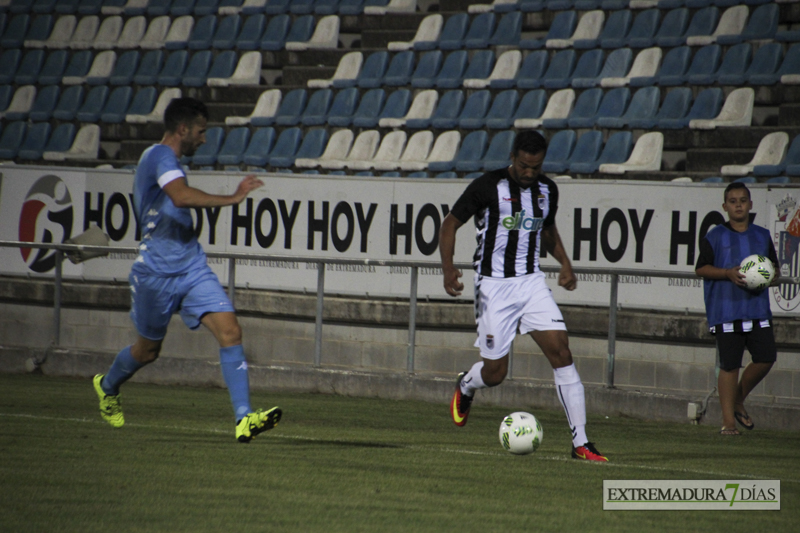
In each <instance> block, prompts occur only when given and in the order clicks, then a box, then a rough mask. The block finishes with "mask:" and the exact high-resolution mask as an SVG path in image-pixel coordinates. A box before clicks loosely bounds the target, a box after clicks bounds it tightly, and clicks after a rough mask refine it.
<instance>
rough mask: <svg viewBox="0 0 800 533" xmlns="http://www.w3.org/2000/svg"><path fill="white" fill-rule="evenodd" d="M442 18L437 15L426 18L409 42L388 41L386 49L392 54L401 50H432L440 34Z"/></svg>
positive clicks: (442, 23)
mask: <svg viewBox="0 0 800 533" xmlns="http://www.w3.org/2000/svg"><path fill="white" fill-rule="evenodd" d="M443 25H444V18H443V17H442V15H441V14H439V13H433V14H430V15H428V16H426V17H425V18H424V19H422V22H420V24H419V27H418V28H417V33H416V34H414V38H413V39H411V40H410V41H390V42H389V44H388V49H389V50H390V51H393V52H399V51H402V50H412V49H413V50H433V49H434V48H436V44H437V42H438V41H439V36H440V35H441V33H442V26H443Z"/></svg>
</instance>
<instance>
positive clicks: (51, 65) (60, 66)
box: [37, 50, 69, 85]
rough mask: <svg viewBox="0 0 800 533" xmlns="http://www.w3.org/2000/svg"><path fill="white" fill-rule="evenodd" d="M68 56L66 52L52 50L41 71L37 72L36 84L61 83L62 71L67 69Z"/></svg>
mask: <svg viewBox="0 0 800 533" xmlns="http://www.w3.org/2000/svg"><path fill="white" fill-rule="evenodd" d="M68 57H69V54H68V53H67V51H66V50H54V51H52V52H50V53H49V54H48V55H47V59H45V62H44V65H42V69H41V70H40V71H39V77H38V80H37V82H38V83H39V85H53V84H58V83H61V78H63V77H64V71H65V70H66V69H67V58H68Z"/></svg>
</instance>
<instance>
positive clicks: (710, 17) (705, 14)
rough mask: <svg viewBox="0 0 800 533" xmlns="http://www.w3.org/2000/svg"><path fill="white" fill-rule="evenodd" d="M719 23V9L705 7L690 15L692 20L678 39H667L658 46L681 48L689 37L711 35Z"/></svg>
mask: <svg viewBox="0 0 800 533" xmlns="http://www.w3.org/2000/svg"><path fill="white" fill-rule="evenodd" d="M718 23H719V8H718V7H716V6H707V7H704V8H702V9H699V10H698V11H695V13H694V15H692V20H691V22H689V26H688V27H687V28H686V31H685V32H684V34H683V35H682V36H681V37H680V38H676V39H668V40H666V41H665V42H664V44H661V45H660V46H681V45H683V44H686V41H687V40H688V39H689V38H690V37H696V36H704V35H711V34H712V33H713V32H714V29H716V27H717V24H718Z"/></svg>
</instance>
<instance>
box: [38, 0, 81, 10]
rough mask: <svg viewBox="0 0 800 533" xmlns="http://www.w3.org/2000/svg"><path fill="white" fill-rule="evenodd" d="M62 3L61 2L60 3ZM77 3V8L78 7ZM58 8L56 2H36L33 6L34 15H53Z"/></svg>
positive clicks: (44, 0) (49, 0)
mask: <svg viewBox="0 0 800 533" xmlns="http://www.w3.org/2000/svg"><path fill="white" fill-rule="evenodd" d="M59 3H61V2H59ZM77 5H78V4H77V2H76V3H75V7H77ZM55 8H56V0H34V1H33V3H32V5H31V12H32V13H53V12H54V11H55Z"/></svg>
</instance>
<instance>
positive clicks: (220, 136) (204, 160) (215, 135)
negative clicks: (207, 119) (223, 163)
mask: <svg viewBox="0 0 800 533" xmlns="http://www.w3.org/2000/svg"><path fill="white" fill-rule="evenodd" d="M224 138H225V130H224V129H222V128H221V127H219V126H215V127H212V128H208V130H207V131H206V142H205V143H204V144H201V145H200V147H199V148H198V149H197V151H196V152H195V153H194V155H193V156H192V157H191V160H190V161H191V163H192V164H193V165H195V166H207V165H214V164H215V163H216V162H217V154H219V150H220V147H221V146H222V141H223V140H224Z"/></svg>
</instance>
